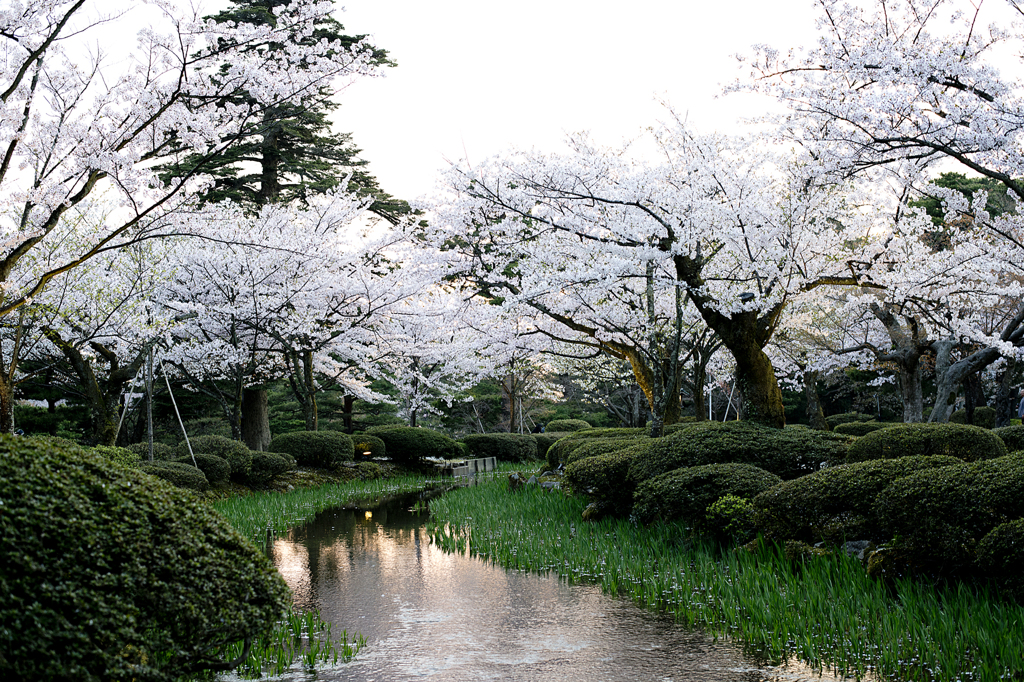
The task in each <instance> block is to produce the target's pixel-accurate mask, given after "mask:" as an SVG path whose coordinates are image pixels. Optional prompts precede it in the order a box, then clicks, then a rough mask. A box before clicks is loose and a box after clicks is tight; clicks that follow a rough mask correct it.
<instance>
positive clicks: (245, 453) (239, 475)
mask: <svg viewBox="0 0 1024 682" xmlns="http://www.w3.org/2000/svg"><path fill="white" fill-rule="evenodd" d="M189 445H191V446H192V452H193V454H198V453H200V452H201V453H203V454H204V455H216V456H217V457H220V458H222V459H226V460H227V461H228V464H230V465H231V477H232V478H234V479H235V480H237V481H244V480H245V479H246V478H247V477H248V476H249V469H251V468H252V452H251V451H250V450H249V448H247V447H245V443H240V442H239V441H237V440H231V439H230V438H225V437H224V436H198V437H196V438H190V439H189V442H188V443H185V441H182V442H181V443H179V444H178V447H177V448H175V454H176V455H177V456H178V457H182V456H184V455H187V454H189V452H188V446H189Z"/></svg>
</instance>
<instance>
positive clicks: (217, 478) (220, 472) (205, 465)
mask: <svg viewBox="0 0 1024 682" xmlns="http://www.w3.org/2000/svg"><path fill="white" fill-rule="evenodd" d="M170 461H173V462H180V463H181V464H189V465H192V457H190V456H188V455H182V456H180V457H175V458H174V459H173V460H170ZM192 466H196V467H198V468H199V470H200V471H202V472H203V475H204V476H206V480H207V481H209V482H210V485H220V484H221V483H227V482H228V479H229V478H231V465H230V464H228V461H227V460H226V459H224V458H223V457H218V456H217V455H206V454H203V453H201V452H200V453H199V454H197V455H196V456H195V464H194V465H192Z"/></svg>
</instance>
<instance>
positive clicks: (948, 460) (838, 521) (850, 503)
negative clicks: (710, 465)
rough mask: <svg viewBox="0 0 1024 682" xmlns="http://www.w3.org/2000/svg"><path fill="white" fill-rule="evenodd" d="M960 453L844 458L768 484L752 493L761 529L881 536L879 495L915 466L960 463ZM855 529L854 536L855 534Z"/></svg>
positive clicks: (807, 535)
mask: <svg viewBox="0 0 1024 682" xmlns="http://www.w3.org/2000/svg"><path fill="white" fill-rule="evenodd" d="M961 461H962V460H959V459H957V458H956V457H945V456H935V457H922V456H913V457H900V458H899V459H876V460H870V461H867V462H857V463H855V464H843V465H840V466H835V467H829V468H827V469H822V470H821V471H816V472H815V473H813V474H809V475H807V476H802V477H800V478H797V479H794V480H792V481H786V482H785V483H782V484H780V485H777V486H775V487H774V488H771V489H770V490H766V491H765V492H763V493H761V494H760V495H758V496H757V497H755V498H754V500H753V502H754V518H755V521H756V523H757V527H758V530H760V531H761V532H762V533H764V534H765V535H767V536H769V537H771V538H773V539H775V540H779V541H784V540H800V541H803V542H817V541H819V540H826V541H828V542H834V541H843V540H844V536H846V537H845V539H849V540H876V541H878V540H881V539H883V538H882V534H881V530H880V528H879V526H878V519H877V518H876V516H875V507H874V504H875V498H876V497H878V494H879V493H881V492H882V491H883V490H885V489H886V488H887V487H889V485H890V484H891V483H892V482H893V481H895V480H897V479H899V478H902V477H904V476H909V475H910V474H912V473H914V472H916V471H923V470H925V469H935V468H938V467H944V466H953V465H955V464H960V463H961ZM853 535H856V537H853Z"/></svg>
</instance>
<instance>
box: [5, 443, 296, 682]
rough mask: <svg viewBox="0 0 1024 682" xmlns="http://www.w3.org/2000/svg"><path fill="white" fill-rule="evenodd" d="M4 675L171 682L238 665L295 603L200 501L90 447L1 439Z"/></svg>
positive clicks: (263, 562) (257, 556) (260, 559)
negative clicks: (237, 648)
mask: <svg viewBox="0 0 1024 682" xmlns="http://www.w3.org/2000/svg"><path fill="white" fill-rule="evenodd" d="M0 480H2V481H3V485H2V486H0V585H3V599H0V678H2V679H5V680H114V679H116V680H137V681H139V682H151V681H152V682H156V681H159V682H167V681H168V680H174V679H177V678H178V677H180V676H182V675H185V674H190V673H195V672H198V671H200V670H203V669H215V668H217V667H218V666H220V667H224V668H226V667H228V666H226V665H223V664H224V658H225V655H226V652H227V647H228V646H229V645H232V644H234V643H235V642H240V641H252V640H253V639H254V638H255V637H256V636H257V635H260V634H262V633H264V632H267V631H268V630H269V629H270V628H271V627H272V626H273V624H274V622H275V621H276V619H277V618H278V617H279V616H280V614H281V613H282V612H283V611H284V608H285V605H286V604H287V602H288V601H289V597H288V588H287V587H286V586H285V584H284V581H283V580H282V579H281V577H280V575H279V574H278V573H277V571H275V570H274V567H273V566H272V565H271V563H270V561H269V560H268V559H267V558H266V557H265V556H264V555H263V554H262V553H261V552H259V551H257V550H256V549H255V548H254V547H253V546H252V545H251V544H250V543H249V542H247V541H246V540H245V539H243V538H242V537H241V536H240V535H239V534H238V533H237V532H236V531H235V530H234V529H233V528H231V527H230V526H229V525H228V523H227V521H225V520H224V518H223V517H221V516H220V515H219V514H217V513H216V512H214V511H213V510H212V509H210V507H209V506H208V505H207V504H206V503H204V502H201V501H200V500H198V499H196V497H195V496H194V495H193V494H192V493H189V492H187V491H183V490H179V489H177V488H174V487H172V486H169V485H167V484H166V483H163V482H161V481H158V480H156V479H154V478H152V477H150V476H147V475H145V474H143V473H141V472H138V471H135V470H131V469H126V468H123V467H120V466H117V465H115V464H110V463H109V462H107V461H105V460H104V459H102V458H101V457H99V456H98V455H96V454H93V453H91V452H88V451H86V450H83V449H81V448H77V447H57V446H52V445H45V444H39V443H32V442H31V440H30V439H24V438H21V439H19V438H12V437H8V436H0Z"/></svg>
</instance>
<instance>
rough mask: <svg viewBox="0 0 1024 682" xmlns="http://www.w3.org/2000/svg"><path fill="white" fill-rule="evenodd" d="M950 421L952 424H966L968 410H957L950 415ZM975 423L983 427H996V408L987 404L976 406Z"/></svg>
mask: <svg viewBox="0 0 1024 682" xmlns="http://www.w3.org/2000/svg"><path fill="white" fill-rule="evenodd" d="M949 421H950V423H952V424H966V423H967V410H957V411H956V412H954V413H953V414H951V415H949ZM973 424H974V425H975V426H980V427H981V428H983V429H994V428H995V427H996V411H995V409H994V408H991V407H988V406H987V405H982V406H981V407H976V408H974V422H973Z"/></svg>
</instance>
